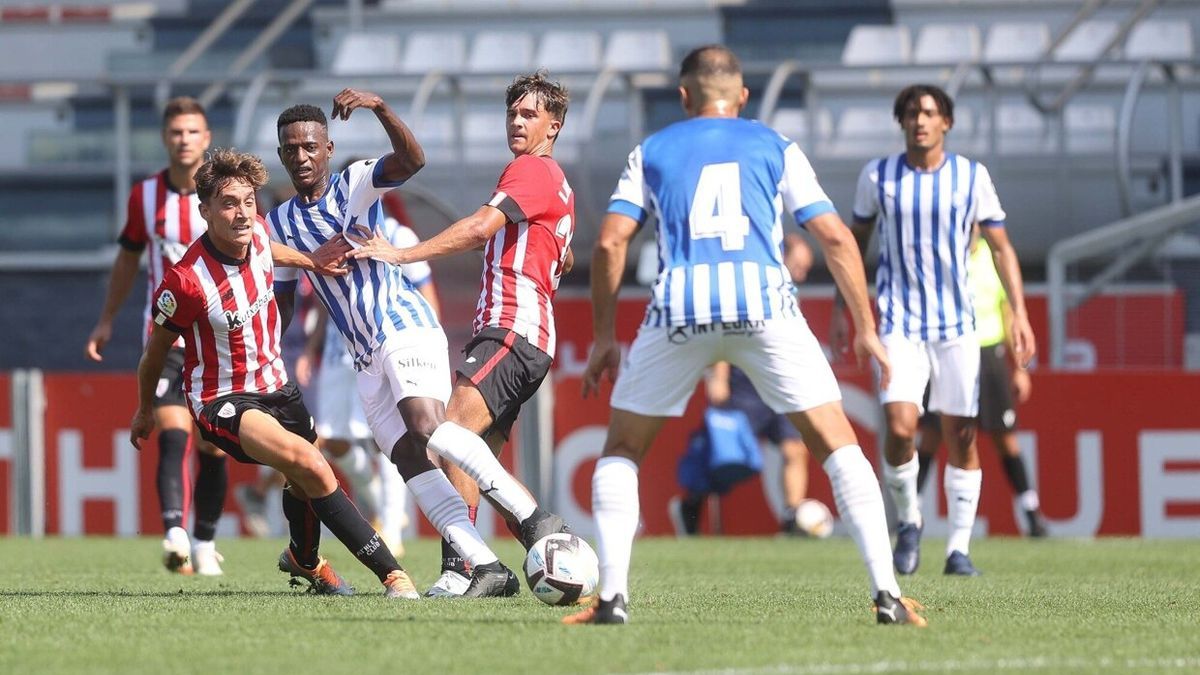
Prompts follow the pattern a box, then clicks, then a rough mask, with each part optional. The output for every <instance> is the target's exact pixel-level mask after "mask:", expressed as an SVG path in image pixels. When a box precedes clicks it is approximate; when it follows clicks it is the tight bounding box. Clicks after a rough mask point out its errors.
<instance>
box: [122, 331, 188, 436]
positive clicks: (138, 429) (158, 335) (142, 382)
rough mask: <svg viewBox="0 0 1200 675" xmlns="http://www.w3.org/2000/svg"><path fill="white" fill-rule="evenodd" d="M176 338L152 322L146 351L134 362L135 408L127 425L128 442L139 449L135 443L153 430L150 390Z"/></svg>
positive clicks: (156, 380) (152, 390)
mask: <svg viewBox="0 0 1200 675" xmlns="http://www.w3.org/2000/svg"><path fill="white" fill-rule="evenodd" d="M178 338H179V333H178V332H176V331H174V330H171V329H170V328H167V327H166V326H163V325H160V324H157V323H156V324H154V330H153V331H152V332H151V333H150V339H149V340H148V341H147V342H146V350H145V351H144V352H143V353H142V359H141V360H140V361H139V362H138V369H137V382H138V407H137V412H135V413H134V415H133V421H132V422H130V424H129V442H130V443H132V444H133V447H135V448H137V449H139V450H140V449H141V446H140V445H139V444H138V442H139V441H140V440H141V439H143V438H146V437H148V436H149V435H150V432H151V431H153V430H154V391H155V388H156V387H157V386H158V380H159V378H160V377H162V371H163V366H164V365H165V364H166V362H167V354H168V353H169V352H170V351H171V345H173V344H175V340H177V339H178Z"/></svg>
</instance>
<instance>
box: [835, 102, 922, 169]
mask: <svg viewBox="0 0 1200 675" xmlns="http://www.w3.org/2000/svg"><path fill="white" fill-rule="evenodd" d="M903 149H904V137H903V135H902V134H901V133H900V128H899V127H898V126H897V125H896V120H895V119H893V118H892V111H891V107H890V106H886V105H880V106H872V107H869V108H866V107H863V108H859V107H853V108H846V109H845V110H843V111H842V114H841V115H840V116H839V117H838V123H837V135H836V136H835V137H834V139H833V142H832V143H831V144H829V147H828V154H830V155H833V156H837V157H862V158H868V157H878V156H881V155H886V154H890V153H893V152H899V151H901V150H903Z"/></svg>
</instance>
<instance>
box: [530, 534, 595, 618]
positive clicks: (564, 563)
mask: <svg viewBox="0 0 1200 675" xmlns="http://www.w3.org/2000/svg"><path fill="white" fill-rule="evenodd" d="M525 581H526V582H528V583H529V590H531V591H533V595H534V597H536V598H537V599H538V600H541V601H542V602H544V603H546V604H547V605H574V604H577V603H581V602H586V601H588V600H590V599H591V597H592V595H593V594H594V593H595V592H596V587H597V586H599V585H600V560H599V559H598V558H596V554H595V552H593V551H592V547H591V546H588V543H587V542H586V541H584V540H583V539H581V538H579V537H577V536H575V535H573V534H567V533H565V532H557V533H555V534H549V535H546V536H545V537H542V538H541V539H539V540H538V542H537V543H536V544H534V545H533V548H531V549H529V554H528V555H526V556H525Z"/></svg>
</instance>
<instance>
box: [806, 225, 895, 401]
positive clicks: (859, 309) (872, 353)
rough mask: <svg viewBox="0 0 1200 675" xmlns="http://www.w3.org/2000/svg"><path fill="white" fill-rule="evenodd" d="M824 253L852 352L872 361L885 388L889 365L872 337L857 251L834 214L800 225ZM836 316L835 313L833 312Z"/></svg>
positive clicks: (851, 236) (862, 360) (852, 238)
mask: <svg viewBox="0 0 1200 675" xmlns="http://www.w3.org/2000/svg"><path fill="white" fill-rule="evenodd" d="M804 226H805V228H806V229H807V230H808V231H809V232H810V233H811V234H812V235H813V236H814V237H815V238H816V240H817V243H818V244H819V245H820V246H821V250H822V251H823V252H824V253H825V262H826V264H828V265H829V271H830V273H831V274H833V280H834V282H835V283H836V284H837V287H838V292H839V294H840V295H841V296H842V298H843V302H844V303H845V305H846V306H847V307H848V308H849V310H850V318H851V319H852V320H853V321H854V331H855V335H854V353H855V354H856V355H857V357H858V361H859V364H860V365H861V364H863V363H865V361H866V360H867V359H868V358H873V359H875V360H876V361H877V362H878V363H879V372H880V387H881V388H886V387H887V384H888V381H889V380H890V379H891V364H890V363H889V362H888V358H887V353H886V352H885V351H884V349H883V345H882V344H881V343H880V342H879V336H878V335H876V334H875V315H874V314H873V313H872V312H871V302H870V298H869V296H868V295H867V277H866V271H865V269H864V268H863V258H862V252H861V248H860V246H859V244H858V241H857V238H856V237H855V235H854V234H852V233H851V231H850V228H848V227H846V224H845V223H843V222H842V219H841V218H840V217H838V215H837V213H836V212H834V211H827V212H825V213H822V214H820V215H817V216H814V217H813V218H811V219H809V220H808V221H806V222H805V224H804ZM835 313H836V312H835Z"/></svg>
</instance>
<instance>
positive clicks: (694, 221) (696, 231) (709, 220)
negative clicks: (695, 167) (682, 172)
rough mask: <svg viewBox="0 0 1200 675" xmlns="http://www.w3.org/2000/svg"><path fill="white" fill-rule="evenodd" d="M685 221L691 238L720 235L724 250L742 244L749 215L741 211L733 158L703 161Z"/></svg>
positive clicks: (748, 232)
mask: <svg viewBox="0 0 1200 675" xmlns="http://www.w3.org/2000/svg"><path fill="white" fill-rule="evenodd" d="M688 221H689V224H690V225H691V231H692V239H708V238H711V237H720V239H721V248H722V249H723V250H725V251H740V250H742V249H743V248H745V246H746V236H747V235H749V234H750V219H749V218H747V217H746V215H745V214H744V213H742V180H741V173H740V171H739V169H738V164H737V162H725V163H723V164H707V165H705V166H704V168H703V169H701V170H700V180H699V181H698V182H697V183H696V192H695V194H694V195H692V208H691V211H689V213H688Z"/></svg>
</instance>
